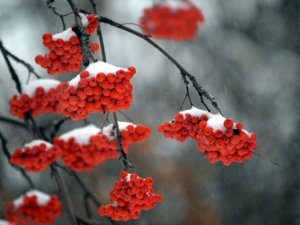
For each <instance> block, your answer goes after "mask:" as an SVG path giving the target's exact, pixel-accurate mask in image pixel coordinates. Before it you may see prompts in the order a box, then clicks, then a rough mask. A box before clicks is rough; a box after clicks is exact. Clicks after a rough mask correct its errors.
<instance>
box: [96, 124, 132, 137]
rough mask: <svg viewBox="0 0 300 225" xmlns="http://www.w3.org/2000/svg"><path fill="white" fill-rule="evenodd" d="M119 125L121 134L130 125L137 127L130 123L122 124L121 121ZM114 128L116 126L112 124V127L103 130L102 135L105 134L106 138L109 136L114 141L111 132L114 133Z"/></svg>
mask: <svg viewBox="0 0 300 225" xmlns="http://www.w3.org/2000/svg"><path fill="white" fill-rule="evenodd" d="M118 125H119V131H120V132H121V131H122V130H125V129H126V128H127V127H128V126H129V125H132V126H134V127H136V125H135V124H133V123H130V122H121V121H119V122H118ZM113 126H114V124H110V125H108V126H106V127H104V128H103V130H102V133H103V134H104V135H105V136H107V137H108V138H109V139H110V140H112V139H114V137H112V136H111V135H110V134H111V132H112V130H113Z"/></svg>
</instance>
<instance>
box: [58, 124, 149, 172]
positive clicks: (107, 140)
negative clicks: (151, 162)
mask: <svg viewBox="0 0 300 225" xmlns="http://www.w3.org/2000/svg"><path fill="white" fill-rule="evenodd" d="M119 128H120V132H121V135H122V143H123V148H124V151H125V153H128V148H129V146H130V145H131V144H132V143H133V142H140V141H143V140H145V139H146V138H147V137H148V136H149V135H150V132H151V131H150V128H148V127H145V126H143V125H140V124H139V125H135V124H132V123H127V122H119ZM54 144H55V145H56V146H58V147H59V148H61V149H62V152H63V155H62V159H63V162H64V164H65V165H66V166H68V167H69V168H71V169H73V170H76V171H88V170H91V169H92V168H93V166H95V165H98V164H101V163H102V162H104V161H106V160H108V159H117V157H118V154H117V142H116V139H115V128H114V126H113V125H109V126H107V127H104V128H103V130H101V129H100V128H98V127H96V126H94V125H88V126H85V127H82V128H76V129H74V130H71V131H69V132H67V133H65V134H62V135H61V136H59V137H56V138H54Z"/></svg>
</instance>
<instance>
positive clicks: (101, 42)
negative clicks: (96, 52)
mask: <svg viewBox="0 0 300 225" xmlns="http://www.w3.org/2000/svg"><path fill="white" fill-rule="evenodd" d="M89 1H90V3H91V5H92V8H93V12H94V13H95V14H96V15H98V11H97V5H96V3H95V1H94V0H89ZM97 35H98V38H99V42H100V49H101V55H102V61H103V62H106V53H105V48H104V40H103V35H102V31H101V28H100V23H99V25H98V27H97Z"/></svg>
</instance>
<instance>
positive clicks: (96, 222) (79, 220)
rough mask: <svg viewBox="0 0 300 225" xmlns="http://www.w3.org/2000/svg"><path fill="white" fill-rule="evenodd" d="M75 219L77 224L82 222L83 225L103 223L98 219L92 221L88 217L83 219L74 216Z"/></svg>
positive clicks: (99, 224)
mask: <svg viewBox="0 0 300 225" xmlns="http://www.w3.org/2000/svg"><path fill="white" fill-rule="evenodd" d="M76 219H77V221H78V222H79V224H83V225H103V224H102V223H100V222H98V221H93V220H90V219H85V218H82V217H80V216H76Z"/></svg>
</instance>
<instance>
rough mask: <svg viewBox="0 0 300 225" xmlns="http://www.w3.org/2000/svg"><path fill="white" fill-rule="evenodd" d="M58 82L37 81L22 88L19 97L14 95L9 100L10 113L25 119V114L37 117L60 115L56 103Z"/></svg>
mask: <svg viewBox="0 0 300 225" xmlns="http://www.w3.org/2000/svg"><path fill="white" fill-rule="evenodd" d="M59 84H60V82H59V81H56V80H51V79H38V80H34V81H31V82H29V83H28V84H27V85H24V86H23V93H22V94H21V95H14V96H13V97H12V98H11V99H10V100H9V105H10V113H11V114H12V115H14V116H17V117H19V118H20V119H25V117H26V114H27V113H31V115H32V116H34V117H35V116H39V115H41V114H43V113H60V111H59V108H58V101H57V86H58V85H59Z"/></svg>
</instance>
